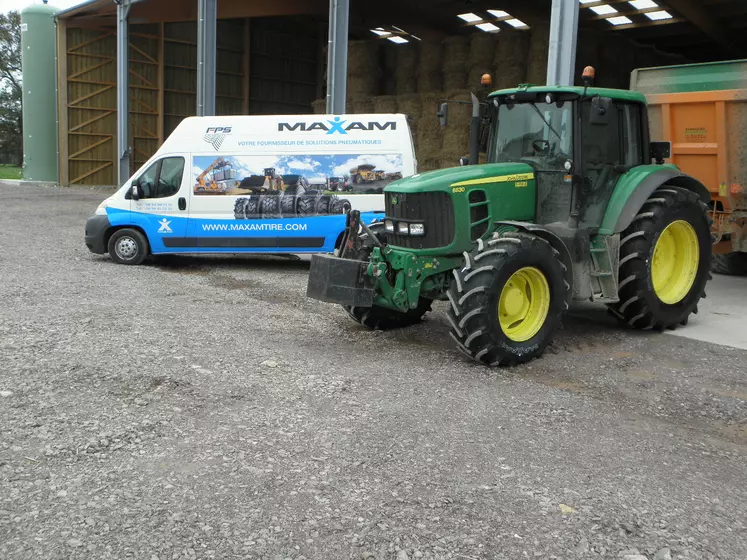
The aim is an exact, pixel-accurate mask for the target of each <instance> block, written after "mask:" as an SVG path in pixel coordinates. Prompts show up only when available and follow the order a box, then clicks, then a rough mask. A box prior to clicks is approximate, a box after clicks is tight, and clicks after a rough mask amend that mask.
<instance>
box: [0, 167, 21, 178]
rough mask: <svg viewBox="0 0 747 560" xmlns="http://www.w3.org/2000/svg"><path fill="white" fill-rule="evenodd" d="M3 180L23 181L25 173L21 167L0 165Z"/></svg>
mask: <svg viewBox="0 0 747 560" xmlns="http://www.w3.org/2000/svg"><path fill="white" fill-rule="evenodd" d="M2 179H23V171H22V170H21V168H20V167H12V166H10V165H0V180H2Z"/></svg>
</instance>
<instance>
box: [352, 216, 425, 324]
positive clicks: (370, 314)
mask: <svg viewBox="0 0 747 560" xmlns="http://www.w3.org/2000/svg"><path fill="white" fill-rule="evenodd" d="M369 228H370V229H371V230H372V231H373V232H374V233H375V234H376V236H377V237H378V238H379V240H380V241H381V242H382V243H386V237H385V235H384V224H383V223H381V222H377V223H374V224H371V225H370V226H369ZM359 239H360V240H361V242H362V244H361V250H360V251H358V253H357V254H355V255H352V256H351V257H350V258H352V259H355V260H360V261H367V260H369V259H370V257H371V250H372V249H373V246H374V244H373V242H372V241H371V240H370V239H368V234H367V233H362V234H361V235H360V238H359ZM431 303H432V302H431V300H429V299H425V298H420V300H419V301H418V306H417V307H416V308H415V309H410V310H408V311H406V312H404V313H403V312H400V311H394V310H393V309H386V308H384V307H378V306H376V305H374V306H373V307H351V306H347V305H344V306H343V307H344V308H345V311H347V313H348V315H350V317H351V318H352V319H353V320H354V321H356V322H358V323H360V324H361V325H363V326H364V327H368V328H369V329H371V330H377V329H378V330H382V331H385V330H391V329H399V328H403V327H409V326H411V325H415V324H417V323H419V322H420V321H422V319H423V316H424V315H425V314H426V313H428V312H429V311H430V310H431Z"/></svg>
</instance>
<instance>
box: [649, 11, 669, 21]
mask: <svg viewBox="0 0 747 560" xmlns="http://www.w3.org/2000/svg"><path fill="white" fill-rule="evenodd" d="M645 16H646V17H647V18H648V19H650V20H652V21H661V20H663V19H672V14H670V13H669V12H668V11H666V10H661V11H660V12H646V14H645Z"/></svg>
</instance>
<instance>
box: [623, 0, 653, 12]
mask: <svg viewBox="0 0 747 560" xmlns="http://www.w3.org/2000/svg"><path fill="white" fill-rule="evenodd" d="M628 4H630V5H631V6H633V7H634V8H635V9H636V10H647V9H648V8H658V7H659V4H657V3H656V2H654V0H630V1H629V2H628Z"/></svg>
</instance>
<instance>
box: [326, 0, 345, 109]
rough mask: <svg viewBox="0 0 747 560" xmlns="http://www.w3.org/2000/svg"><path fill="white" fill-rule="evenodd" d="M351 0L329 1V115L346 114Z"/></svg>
mask: <svg viewBox="0 0 747 560" xmlns="http://www.w3.org/2000/svg"><path fill="white" fill-rule="evenodd" d="M349 20H350V0H329V43H328V46H327V113H328V114H331V115H342V114H343V113H344V112H345V103H346V93H347V79H348V25H349Z"/></svg>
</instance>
